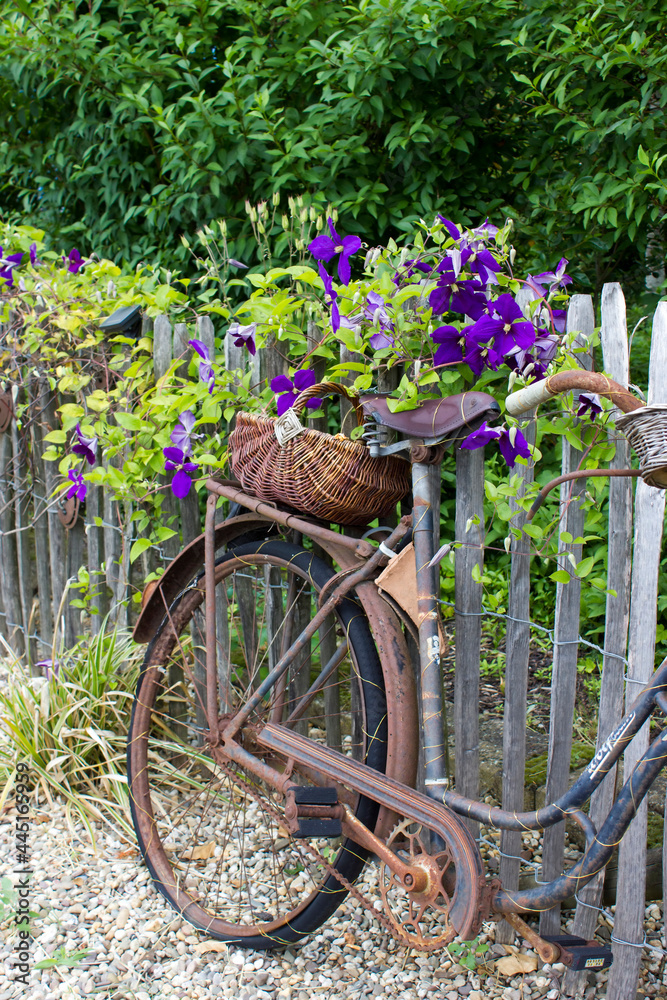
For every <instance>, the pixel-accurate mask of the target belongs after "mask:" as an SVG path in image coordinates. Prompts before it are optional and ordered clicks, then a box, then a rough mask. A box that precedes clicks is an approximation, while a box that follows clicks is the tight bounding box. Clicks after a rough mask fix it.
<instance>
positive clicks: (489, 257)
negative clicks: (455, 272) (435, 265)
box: [452, 241, 500, 285]
mask: <svg viewBox="0 0 667 1000" xmlns="http://www.w3.org/2000/svg"><path fill="white" fill-rule="evenodd" d="M460 255H461V256H460V268H461V267H468V268H469V269H470V270H471V271H474V272H475V273H476V274H478V275H479V277H480V280H481V281H482V282H483V283H484V284H485V285H497V284H498V279H497V278H496V273H497V272H498V271H500V264H499V263H498V261H497V260H496V258H495V257H494V256H493V254H492V253H491V251H490V250H487V249H486V248H485V247H484V245H483V244H482V243H481V242H480V241H475V243H474V244H473V245H472V246H467V247H464V248H463V249H462V250H461V251H460ZM452 259H453V257H452ZM460 268H459V269H460Z"/></svg>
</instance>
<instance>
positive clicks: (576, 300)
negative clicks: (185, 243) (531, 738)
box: [540, 295, 595, 934]
mask: <svg viewBox="0 0 667 1000" xmlns="http://www.w3.org/2000/svg"><path fill="white" fill-rule="evenodd" d="M594 325H595V319H594V315H593V301H592V299H591V297H590V295H573V296H572V299H571V301H570V307H569V309H568V313H567V331H568V332H574V331H577V332H578V336H577V339H576V341H575V345H576V346H577V347H579V348H580V349H581V348H586V347H587V344H588V340H589V338H590V337H591V336H592V334H593V331H594ZM591 363H592V362H591V357H590V354H589V353H588V352H585V353H580V354H579V364H580V367H582V368H589V369H590V367H591ZM581 458H582V453H581V452H580V451H579V450H578V449H576V448H573V447H572V446H571V445H570V444H569V443H568V442H567V441H566V440H565V439H563V451H562V468H563V473H566V472H570V471H573V470H574V469H576V468H577V466H578V465H579V462H580V461H581ZM585 489H586V486H585V481H584V480H574V481H573V482H569V483H568V482H566V483H563V485H562V486H561V491H560V502H561V517H560V523H559V525H558V530H559V533H560V532H565V531H567V532H569V533H570V535H571V536H572V538H578V537H580V536H581V535H582V534H583V530H584V511H583V510H582V509H581V501H580V498H581V497H583V494H584V492H585ZM558 549H559V552H561V553H562V555H560V556H559V557H558V568H559V569H564V570H566V571H567V572H569V573H570V581H569V583H566V584H563V583H558V584H557V585H556V614H555V619H554V652H553V666H552V672H551V712H550V720H549V751H548V758H547V784H546V801H547V802H554V801H555V800H556V799H557V798H559V797H560V796H561V795H563V794H564V793H565V792H566V791H567V786H568V781H569V777H570V761H571V757H572V729H573V722H574V703H575V693H576V686H577V655H578V636H579V605H580V600H581V580H580V579H579V577H577V576H576V575H575V574H574V573H573V572H572V565H571V563H570V560H569V556H570V555H572V556H573V557H574V559H575V561H576V562H579V561H580V560H581V553H582V549H581V545H580V544H577V543H575V542H571V543H569V544H564V543H563V542H560V541H559V545H558ZM564 849H565V824H564V823H557V824H556V825H555V826H552V827H550V828H549V829H548V830H545V831H544V839H543V845H542V878H543V879H544V881H550V880H551V879H553V878H556V877H557V876H558V875H560V873H561V871H562V869H563V856H564ZM559 930H560V906H555V907H553V908H552V909H550V910H547V911H546V912H545V913H542V914H541V916H540V934H557V933H558V932H559Z"/></svg>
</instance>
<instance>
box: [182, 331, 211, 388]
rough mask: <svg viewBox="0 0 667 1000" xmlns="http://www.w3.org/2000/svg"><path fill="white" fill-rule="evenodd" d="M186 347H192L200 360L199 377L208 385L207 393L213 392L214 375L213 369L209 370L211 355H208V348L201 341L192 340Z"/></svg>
mask: <svg viewBox="0 0 667 1000" xmlns="http://www.w3.org/2000/svg"><path fill="white" fill-rule="evenodd" d="M188 345H189V346H190V347H194V349H195V351H196V352H197V354H198V355H199V357H200V358H201V359H202V360H201V361H200V362H199V377H200V379H201V380H202V382H206V383H207V385H208V391H209V392H213V390H214V389H215V375H214V374H213V369H212V368H211V355H210V354H209V350H208V347H207V346H206V344H205V343H204V341H203V340H197V339H196V338H193V339H192V340H188Z"/></svg>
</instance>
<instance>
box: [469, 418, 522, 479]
mask: <svg viewBox="0 0 667 1000" xmlns="http://www.w3.org/2000/svg"><path fill="white" fill-rule="evenodd" d="M489 441H497V442H498V447H499V448H500V454H501V455H502V456H503V458H504V459H505V462H506V463H507V465H509V466H510V468H511V467H512V466H513V465H516V460H517V457H518V456H521V457H522V458H530V448H529V447H528V442H527V441H526V439H525V437H524V436H523V434H522V433H521V431H520V430H519V429H518V427H510V428H509V430H508V429H507V427H489V426H488V425H487V423H486V420H485V421H484V423H483V424H482V425H481V427H478V428H477V430H476V431H473V432H472V434H469V435H468V437H467V438H466V439H465V440H464V441H462V442H461V447H462V448H466V449H469V450H470V451H474V450H475V449H476V448H483V447H484V445H486V444H488V443H489Z"/></svg>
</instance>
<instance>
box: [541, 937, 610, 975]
mask: <svg viewBox="0 0 667 1000" xmlns="http://www.w3.org/2000/svg"><path fill="white" fill-rule="evenodd" d="M543 940H544V941H549V942H550V943H551V944H555V945H557V946H558V947H559V948H560V950H561V956H560V960H561V962H562V963H563V964H564V965H566V966H567V967H568V968H569V969H572V970H573V971H575V972H581V971H582V970H584V969H607V968H609V966H610V965H611V963H612V959H613V956H612V951H611V948H610V947H609V946H608V945H605V944H599V943H598V942H597V941H586V940H585V939H584V938H581V937H575V936H574V935H573V934H560V935H555V936H553V937H547V936H546V935H545V936H544V938H543Z"/></svg>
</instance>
